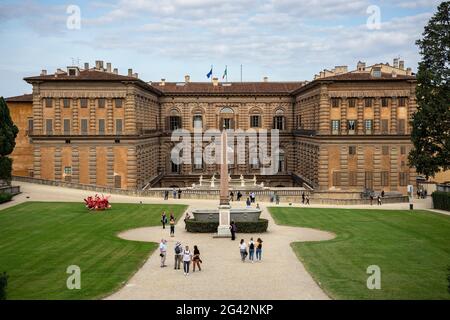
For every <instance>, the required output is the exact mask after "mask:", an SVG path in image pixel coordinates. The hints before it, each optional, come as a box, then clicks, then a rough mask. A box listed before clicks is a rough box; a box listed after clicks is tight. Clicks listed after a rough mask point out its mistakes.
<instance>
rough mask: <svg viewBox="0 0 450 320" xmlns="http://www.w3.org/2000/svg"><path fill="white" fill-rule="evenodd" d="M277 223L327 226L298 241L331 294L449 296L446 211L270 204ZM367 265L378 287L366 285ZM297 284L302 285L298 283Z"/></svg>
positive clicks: (304, 257)
mask: <svg viewBox="0 0 450 320" xmlns="http://www.w3.org/2000/svg"><path fill="white" fill-rule="evenodd" d="M269 210H270V212H271V214H272V216H273V217H274V219H275V221H276V222H277V223H278V224H283V225H289V226H297V227H309V228H316V229H321V230H326V231H331V232H333V233H335V234H336V235H337V237H336V238H335V239H333V240H330V241H322V242H297V243H294V244H292V246H293V249H294V251H295V253H296V254H297V256H298V257H299V259H300V260H301V261H302V262H303V264H304V265H305V267H306V269H307V270H308V271H309V273H310V274H311V275H312V276H313V277H314V279H315V280H316V281H317V282H318V283H319V284H320V285H321V286H322V287H323V289H324V290H325V291H326V292H327V293H328V294H329V295H330V296H331V297H332V298H335V299H450V294H449V292H448V291H447V286H448V280H447V275H448V274H449V271H448V268H449V267H450V217H449V216H445V215H441V214H436V213H432V212H429V211H394V210H357V209H352V210H349V209H316V208H282V207H276V208H275V207H273V208H270V209H269ZM369 265H378V266H379V267H380V268H381V289H380V290H369V289H367V286H366V281H367V278H368V277H369V274H367V273H366V270H367V267H368V266H369ZM299 290H301V288H299Z"/></svg>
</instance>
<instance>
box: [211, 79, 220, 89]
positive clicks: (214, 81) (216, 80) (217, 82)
mask: <svg viewBox="0 0 450 320" xmlns="http://www.w3.org/2000/svg"><path fill="white" fill-rule="evenodd" d="M212 83H213V86H214V87H217V86H218V85H219V78H217V77H214V78H212Z"/></svg>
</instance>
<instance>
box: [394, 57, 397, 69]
mask: <svg viewBox="0 0 450 320" xmlns="http://www.w3.org/2000/svg"><path fill="white" fill-rule="evenodd" d="M393 67H394V68H398V58H394V66H393Z"/></svg>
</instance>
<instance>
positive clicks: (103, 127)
mask: <svg viewBox="0 0 450 320" xmlns="http://www.w3.org/2000/svg"><path fill="white" fill-rule="evenodd" d="M24 80H25V81H27V82H28V83H30V84H31V85H32V87H33V90H32V94H29V95H23V96H18V97H11V98H8V99H7V104H8V107H9V109H10V112H11V115H12V118H13V120H14V122H15V123H16V124H17V126H18V127H19V130H20V132H19V136H18V138H17V140H16V142H17V145H16V148H15V150H14V152H13V154H12V158H13V160H14V165H13V166H14V172H13V174H14V175H18V176H27V177H34V178H40V179H47V180H62V181H70V182H74V183H80V184H89V185H97V186H106V187H113V188H122V189H128V190H142V189H144V188H151V187H173V186H176V187H187V186H191V185H192V183H197V182H198V180H199V177H200V175H203V177H208V176H211V175H212V174H213V173H218V172H219V165H215V164H205V163H192V164H182V165H176V164H174V163H173V162H172V161H171V158H170V151H171V149H172V148H173V146H174V142H172V141H171V132H172V131H173V130H174V129H177V128H183V129H187V130H190V131H193V129H194V127H195V126H197V127H199V128H202V129H203V130H207V129H213V128H215V129H219V128H223V127H226V128H230V129H242V130H247V129H249V128H254V129H258V128H261V129H268V130H270V129H273V128H275V129H279V130H280V131H279V132H280V147H279V154H280V158H279V169H278V172H277V173H276V174H274V175H269V176H263V175H259V172H260V165H261V164H260V163H259V162H258V161H257V160H255V161H253V160H252V159H249V161H247V162H246V164H236V165H230V172H231V174H232V175H233V176H239V175H241V174H242V175H244V176H246V177H253V176H254V175H256V176H257V180H258V181H259V182H264V184H265V185H266V186H273V187H280V186H285V187H292V186H304V185H307V186H309V187H311V188H313V189H314V190H321V191H333V190H336V191H362V190H364V188H368V189H372V190H376V191H381V190H385V191H386V192H388V191H398V192H401V193H406V186H407V185H408V184H415V176H416V174H415V170H414V169H413V168H410V167H409V166H408V161H407V155H408V152H409V150H410V148H411V147H412V145H411V142H410V132H411V125H410V122H409V121H410V119H411V116H412V115H413V113H414V112H415V111H416V100H415V86H416V80H415V77H414V75H413V74H412V73H411V70H410V69H409V68H408V69H405V67H404V63H403V61H398V60H397V59H396V60H394V63H393V65H389V64H387V63H381V64H376V65H372V66H366V65H365V63H363V62H359V63H358V65H357V68H356V70H354V71H348V70H347V67H346V66H339V67H336V68H334V69H333V70H324V71H322V72H320V73H319V74H318V75H316V76H315V78H314V80H313V81H310V82H308V81H302V82H270V81H268V79H267V78H264V80H263V81H261V82H232V83H223V82H219V81H218V79H217V78H214V79H213V80H212V81H211V82H191V81H190V77H189V76H186V77H185V81H183V82H179V83H173V82H166V81H165V80H164V79H162V80H161V81H159V82H144V81H142V80H141V79H139V77H138V75H137V74H136V73H133V71H132V70H131V69H129V70H128V75H126V76H125V75H119V74H118V71H117V69H112V68H111V64H110V63H108V64H106V66H105V65H104V63H103V62H102V61H96V64H95V66H94V67H89V64H87V63H86V64H85V65H84V68H79V67H76V66H72V67H67V69H65V70H61V69H58V70H57V71H56V72H55V73H54V74H47V71H45V70H43V71H42V73H41V74H40V75H39V76H34V77H28V78H25V79H24ZM243 152H246V153H245V154H246V155H248V150H247V149H246V150H245V151H243Z"/></svg>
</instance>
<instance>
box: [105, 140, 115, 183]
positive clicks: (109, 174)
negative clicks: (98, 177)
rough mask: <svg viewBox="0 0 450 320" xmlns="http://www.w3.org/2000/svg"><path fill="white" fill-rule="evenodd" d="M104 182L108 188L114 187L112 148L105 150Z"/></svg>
mask: <svg viewBox="0 0 450 320" xmlns="http://www.w3.org/2000/svg"><path fill="white" fill-rule="evenodd" d="M106 180H107V185H108V187H110V188H113V187H114V148H113V147H108V148H107V149H106Z"/></svg>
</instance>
